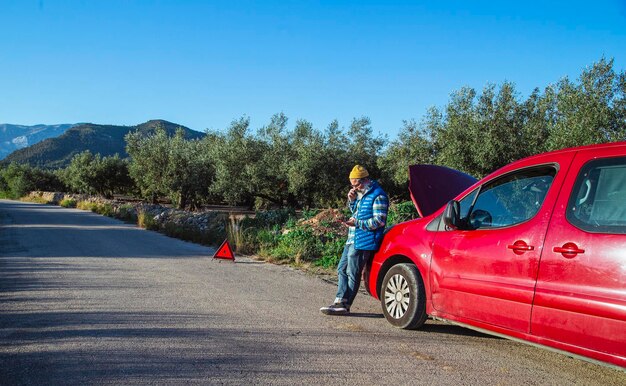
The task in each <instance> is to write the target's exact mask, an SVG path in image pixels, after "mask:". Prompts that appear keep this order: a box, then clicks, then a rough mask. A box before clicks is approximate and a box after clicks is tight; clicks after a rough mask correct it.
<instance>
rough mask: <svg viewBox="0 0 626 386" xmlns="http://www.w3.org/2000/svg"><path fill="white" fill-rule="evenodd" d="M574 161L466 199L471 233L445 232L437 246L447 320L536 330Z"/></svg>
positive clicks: (438, 296) (441, 305) (438, 299)
mask: <svg viewBox="0 0 626 386" xmlns="http://www.w3.org/2000/svg"><path fill="white" fill-rule="evenodd" d="M572 157H573V155H572V153H561V154H553V155H551V156H550V157H544V158H535V160H534V163H533V165H529V166H528V167H524V168H520V169H518V170H515V171H512V172H508V173H506V174H504V175H501V176H498V177H495V178H493V179H491V180H490V181H487V182H485V183H484V184H482V185H480V186H479V187H478V188H476V189H475V190H473V191H472V192H471V193H469V194H467V195H466V196H465V197H464V198H462V199H461V201H460V204H461V216H462V220H464V222H465V224H466V227H464V228H465V229H456V230H440V231H439V232H438V233H437V235H436V237H435V240H434V244H433V255H432V261H431V288H432V300H431V301H432V304H433V307H434V308H435V310H436V311H437V313H438V314H439V315H441V316H443V317H448V318H452V319H456V320H458V321H464V319H471V320H474V321H478V322H482V323H487V324H489V325H493V326H500V327H504V328H507V329H511V330H516V331H522V332H528V331H529V330H530V313H531V305H532V299H533V294H534V287H535V282H536V279H537V272H538V269H539V258H540V255H541V250H542V246H543V241H544V237H545V234H546V230H547V228H548V224H549V221H550V214H551V212H552V207H553V205H554V202H555V200H556V198H557V196H558V190H559V188H560V186H561V184H562V182H563V179H564V176H565V174H566V173H565V172H566V169H567V167H568V166H569V164H570V162H571V159H572ZM542 161H543V162H542Z"/></svg>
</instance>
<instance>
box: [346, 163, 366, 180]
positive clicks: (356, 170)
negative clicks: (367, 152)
mask: <svg viewBox="0 0 626 386" xmlns="http://www.w3.org/2000/svg"><path fill="white" fill-rule="evenodd" d="M369 175H370V174H369V173H368V172H367V169H365V168H364V167H363V166H361V165H354V167H353V168H352V171H351V172H350V179H351V180H352V179H358V178H365V177H367V176H369Z"/></svg>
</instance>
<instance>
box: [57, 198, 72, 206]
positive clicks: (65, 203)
mask: <svg viewBox="0 0 626 386" xmlns="http://www.w3.org/2000/svg"><path fill="white" fill-rule="evenodd" d="M59 205H61V206H62V207H64V208H76V200H74V199H71V198H64V199H63V200H61V202H60V203H59Z"/></svg>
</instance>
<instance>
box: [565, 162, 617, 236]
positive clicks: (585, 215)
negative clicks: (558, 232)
mask: <svg viewBox="0 0 626 386" xmlns="http://www.w3.org/2000/svg"><path fill="white" fill-rule="evenodd" d="M566 217H567V220H568V221H569V222H570V223H571V224H572V225H574V226H576V227H577V228H579V229H582V230H584V231H587V232H595V233H620V234H626V157H618V158H607V159H600V160H593V161H590V162H588V163H587V164H585V165H584V166H583V167H582V168H581V170H580V172H579V174H578V177H577V179H576V183H575V184H574V189H573V190H572V195H571V196H570V199H569V203H568V205H567V212H566Z"/></svg>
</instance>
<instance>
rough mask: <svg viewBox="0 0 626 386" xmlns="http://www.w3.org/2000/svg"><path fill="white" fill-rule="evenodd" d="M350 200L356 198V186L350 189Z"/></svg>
mask: <svg viewBox="0 0 626 386" xmlns="http://www.w3.org/2000/svg"><path fill="white" fill-rule="evenodd" d="M348 200H350V201H354V200H356V188H352V189H350V191H349V192H348Z"/></svg>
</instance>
